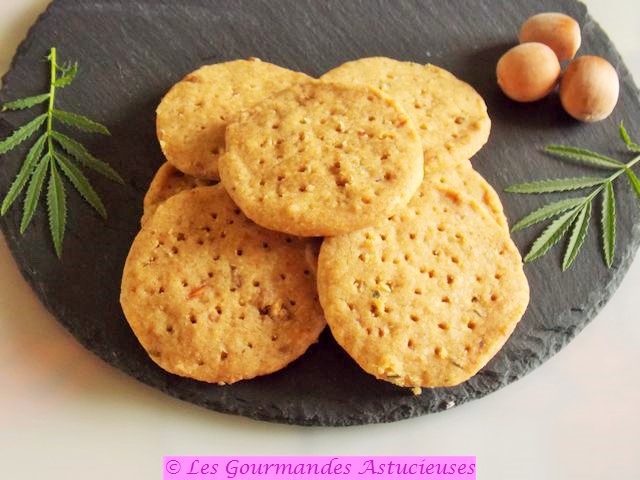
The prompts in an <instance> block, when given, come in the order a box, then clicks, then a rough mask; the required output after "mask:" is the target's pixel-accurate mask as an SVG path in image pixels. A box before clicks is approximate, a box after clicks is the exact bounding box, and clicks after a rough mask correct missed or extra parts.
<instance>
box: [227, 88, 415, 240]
mask: <svg viewBox="0 0 640 480" xmlns="http://www.w3.org/2000/svg"><path fill="white" fill-rule="evenodd" d="M226 146H227V147H226V148H227V151H226V154H225V155H224V156H223V157H222V158H221V159H220V163H219V165H220V177H221V181H222V183H223V184H224V186H225V187H226V188H227V190H228V191H229V195H231V198H233V200H234V201H235V202H236V203H237V204H238V205H239V206H240V208H241V209H242V210H243V211H244V213H245V214H246V215H247V216H248V217H249V218H251V219H252V220H253V221H255V222H256V223H258V224H259V225H262V226H264V227H266V228H270V229H272V230H278V231H281V232H286V233H290V234H293V235H302V236H323V235H336V234H339V233H344V232H350V231H353V230H357V229H359V228H363V227H366V226H369V225H373V224H375V223H377V222H378V221H380V220H382V219H384V218H386V217H388V216H389V215H392V214H393V213H394V212H396V211H398V210H399V209H401V208H402V207H403V206H405V205H406V204H407V202H408V201H409V199H410V198H411V196H412V195H413V193H414V192H415V191H416V189H417V188H418V186H419V185H420V183H421V181H422V178H423V162H422V147H421V144H420V139H419V137H418V135H417V133H416V130H415V128H414V126H413V124H412V122H411V120H410V119H409V117H408V116H407V114H406V113H405V112H404V111H403V110H402V109H401V108H400V107H399V106H398V105H397V103H396V102H395V101H394V100H393V99H391V98H390V97H387V96H386V95H384V94H382V93H380V91H379V90H377V89H373V88H371V87H367V86H348V85H341V84H332V83H321V82H308V83H304V84H298V85H295V86H293V87H291V88H289V89H287V90H284V91H282V92H280V93H278V94H276V95H274V96H272V97H271V98H269V99H267V100H265V101H263V102H261V103H259V104H258V105H256V106H255V107H253V108H252V109H250V110H247V111H245V112H243V113H242V114H241V115H240V119H239V121H238V122H236V123H233V124H230V125H229V127H228V128H227V134H226Z"/></svg>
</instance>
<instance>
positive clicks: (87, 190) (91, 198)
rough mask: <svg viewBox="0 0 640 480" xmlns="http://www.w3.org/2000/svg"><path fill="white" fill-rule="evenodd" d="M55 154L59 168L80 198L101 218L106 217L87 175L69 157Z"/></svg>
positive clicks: (100, 201) (105, 212)
mask: <svg viewBox="0 0 640 480" xmlns="http://www.w3.org/2000/svg"><path fill="white" fill-rule="evenodd" d="M55 156H56V160H57V161H58V165H59V166H60V170H62V172H63V173H64V174H65V175H66V176H67V178H68V179H69V180H70V181H71V183H72V184H73V186H74V187H75V188H76V190H77V191H78V193H79V194H80V195H82V198H84V199H85V200H86V201H87V202H88V203H89V204H90V205H91V206H92V207H93V208H95V209H96V211H97V212H98V213H99V214H100V216H101V217H102V218H107V210H106V209H105V208H104V204H103V203H102V200H101V199H100V197H99V196H98V194H97V193H96V191H95V190H94V189H93V187H92V186H91V184H90V183H89V180H88V179H87V177H85V176H84V174H83V173H82V172H81V171H80V169H79V168H78V167H76V166H75V165H74V164H73V162H72V161H71V159H69V158H67V157H66V156H64V155H62V154H61V153H56V154H55Z"/></svg>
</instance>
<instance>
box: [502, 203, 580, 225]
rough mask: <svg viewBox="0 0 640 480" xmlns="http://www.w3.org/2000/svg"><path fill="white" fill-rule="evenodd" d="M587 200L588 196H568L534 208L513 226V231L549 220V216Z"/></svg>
mask: <svg viewBox="0 0 640 480" xmlns="http://www.w3.org/2000/svg"><path fill="white" fill-rule="evenodd" d="M586 200H587V197H579V198H568V199H566V200H560V201H558V202H553V203H550V204H549V205H545V206H544V207H541V208H539V209H537V210H534V211H533V212H531V213H530V214H529V215H527V216H525V217H523V218H522V219H520V221H518V223H516V224H515V225H514V226H513V227H512V228H511V231H512V232H517V231H518V230H522V229H523V228H527V227H530V226H531V225H535V224H536V223H539V222H542V221H544V220H547V219H548V218H552V217H555V216H556V215H558V214H560V213H562V212H565V211H567V210H569V209H571V208H574V207H578V206H580V205H582V204H583V203H584V202H585V201H586Z"/></svg>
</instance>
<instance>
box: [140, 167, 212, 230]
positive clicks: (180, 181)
mask: <svg viewBox="0 0 640 480" xmlns="http://www.w3.org/2000/svg"><path fill="white" fill-rule="evenodd" d="M214 183H216V182H215V181H214V180H203V179H200V178H196V177H192V176H191V175H188V174H186V173H182V172H181V171H180V170H178V169H177V168H176V167H174V166H173V165H171V164H170V163H169V162H165V163H163V164H162V166H161V167H160V168H159V169H158V171H157V172H156V174H155V175H154V176H153V179H152V180H151V183H150V184H149V189H148V190H147V193H146V194H145V196H144V200H143V207H144V211H143V214H142V218H141V219H140V224H141V225H144V224H145V223H146V222H147V221H148V220H149V218H151V216H152V215H153V214H154V213H155V211H156V209H157V208H158V206H159V205H160V204H161V203H162V202H164V201H165V200H167V199H168V198H170V197H172V196H174V195H176V194H177V193H180V192H182V191H184V190H191V189H192V188H196V187H204V186H208V185H213V184H214Z"/></svg>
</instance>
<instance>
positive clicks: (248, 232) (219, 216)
mask: <svg viewBox="0 0 640 480" xmlns="http://www.w3.org/2000/svg"><path fill="white" fill-rule="evenodd" d="M308 252H309V246H308V241H307V240H304V239H300V238H294V237H290V236H287V235H283V234H280V233H276V232H272V231H268V230H265V229H263V228H261V227H259V226H257V225H256V224H254V223H253V222H251V221H250V220H249V219H248V218H246V217H245V216H244V215H243V214H242V212H241V211H240V210H239V209H238V207H237V206H236V205H235V204H234V203H233V202H232V201H231V199H230V198H229V196H228V195H227V193H226V192H225V190H224V188H223V187H222V186H221V185H215V186H211V187H199V188H195V189H192V190H187V191H184V192H181V193H179V194H177V195H175V196H173V197H171V198H170V199H168V200H167V201H166V202H164V203H163V204H162V205H160V206H159V207H158V209H157V211H156V213H155V214H154V215H153V216H152V217H151V218H150V219H149V221H148V222H147V223H146V224H145V226H144V227H143V228H142V230H141V231H140V232H139V233H138V235H137V237H136V238H135V240H134V242H133V244H132V246H131V250H130V252H129V255H128V257H127V260H126V263H125V267H124V272H123V277H122V286H121V296H120V302H121V305H122V308H123V311H124V313H125V316H126V318H127V320H128V322H129V324H130V325H131V328H132V330H133V332H134V333H135V335H136V336H137V338H138V340H139V341H140V343H141V344H142V346H143V347H144V349H145V350H146V351H147V352H148V354H149V356H150V357H151V359H152V360H153V361H154V362H156V363H157V364H158V365H159V366H160V367H162V368H163V369H165V370H167V371H169V372H171V373H175V374H177V375H180V376H184V377H190V378H194V379H197V380H201V381H206V382H215V383H233V382H236V381H239V380H242V379H249V378H253V377H256V376H258V375H265V374H268V373H271V372H275V371H276V370H279V369H281V368H283V367H285V366H286V365H287V364H289V363H290V362H292V361H293V360H295V359H296V358H298V357H299V356H300V355H302V354H303V353H304V352H305V351H306V350H307V348H308V347H309V346H310V345H311V344H313V343H314V342H316V341H317V338H318V335H319V334H320V332H321V331H322V329H323V328H324V326H325V321H324V318H323V315H322V310H321V308H320V304H319V302H318V297H317V292H316V284H315V275H313V272H312V270H311V268H310V267H309V266H308V265H307V262H306V259H307V256H308V255H309V253H308Z"/></svg>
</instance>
